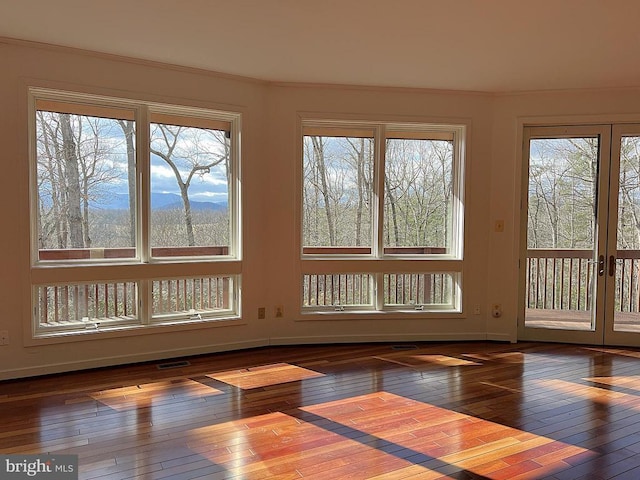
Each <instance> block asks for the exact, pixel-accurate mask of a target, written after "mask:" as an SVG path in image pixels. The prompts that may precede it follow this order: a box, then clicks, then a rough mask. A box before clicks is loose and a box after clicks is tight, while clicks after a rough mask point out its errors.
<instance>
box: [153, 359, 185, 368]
mask: <svg viewBox="0 0 640 480" xmlns="http://www.w3.org/2000/svg"><path fill="white" fill-rule="evenodd" d="M189 365H191V364H190V363H189V362H187V361H186V360H180V361H178V362H167V363H159V364H158V365H156V367H158V370H167V369H169V368H180V367H188V366H189Z"/></svg>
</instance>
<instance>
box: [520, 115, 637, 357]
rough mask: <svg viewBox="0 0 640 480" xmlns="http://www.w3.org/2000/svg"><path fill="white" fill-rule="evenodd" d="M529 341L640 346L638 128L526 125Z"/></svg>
mask: <svg viewBox="0 0 640 480" xmlns="http://www.w3.org/2000/svg"><path fill="white" fill-rule="evenodd" d="M523 148H524V151H523V158H524V159H525V160H526V168H524V169H523V171H524V172H523V173H524V178H523V186H524V189H523V192H524V195H523V202H522V203H523V210H522V214H523V215H522V216H523V225H522V239H523V241H522V245H521V252H522V254H521V262H520V279H521V281H520V306H521V308H520V315H519V319H518V337H519V338H520V339H522V340H542V341H559V342H573V343H588V344H607V345H640V125H628V124H620V125H589V126H575V127H526V128H525V130H524V146H523Z"/></svg>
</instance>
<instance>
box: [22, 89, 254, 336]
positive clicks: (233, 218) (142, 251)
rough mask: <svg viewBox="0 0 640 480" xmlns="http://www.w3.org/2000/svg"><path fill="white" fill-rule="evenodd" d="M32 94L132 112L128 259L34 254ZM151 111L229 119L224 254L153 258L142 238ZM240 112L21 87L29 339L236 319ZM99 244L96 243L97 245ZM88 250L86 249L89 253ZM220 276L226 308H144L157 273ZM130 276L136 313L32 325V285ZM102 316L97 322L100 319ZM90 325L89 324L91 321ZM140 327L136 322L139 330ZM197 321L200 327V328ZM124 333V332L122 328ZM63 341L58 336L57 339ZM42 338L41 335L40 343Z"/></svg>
mask: <svg viewBox="0 0 640 480" xmlns="http://www.w3.org/2000/svg"><path fill="white" fill-rule="evenodd" d="M38 101H52V102H62V103H64V104H69V105H73V104H78V105H79V108H78V114H82V111H81V110H82V108H85V110H86V108H87V107H88V108H91V107H92V106H94V107H99V108H114V109H126V110H129V111H133V112H134V117H135V122H136V127H135V132H136V138H135V149H136V169H137V171H136V174H135V178H136V212H135V213H136V225H135V230H136V246H135V251H136V253H135V255H134V256H133V257H131V258H112V259H108V258H100V252H99V251H98V252H95V253H96V254H97V255H95V256H94V258H88V259H81V260H80V259H76V260H40V259H39V251H38V225H37V218H38V217H37V215H38V209H37V199H38V186H37V148H36V109H37V106H36V103H37V102H38ZM153 113H158V114H170V115H177V116H183V117H188V118H192V119H195V120H196V121H197V120H198V119H202V120H204V121H214V122H215V121H219V122H226V123H228V124H229V125H230V135H231V149H230V153H231V158H230V168H231V169H232V174H231V178H232V180H231V181H230V184H229V199H228V208H229V215H230V225H229V228H230V235H229V237H230V238H229V240H230V241H229V245H228V253H227V254H226V255H211V256H179V257H178V256H171V257H153V256H152V250H151V245H150V158H151V157H150V144H149V141H150V138H149V126H150V122H149V118H150V115H151V114H153ZM241 120H242V118H241V113H239V112H228V111H219V110H209V109H204V108H200V107H191V106H184V105H169V104H160V103H154V102H145V101H137V100H130V99H123V98H116V97H108V96H102V95H92V94H85V93H76V92H68V91H61V90H53V89H47V88H41V87H30V88H29V89H28V122H29V203H30V205H29V209H30V210H29V212H30V222H29V224H30V243H31V245H30V263H31V275H30V277H31V281H30V285H31V312H32V314H31V319H32V322H31V339H32V340H46V339H52V338H53V339H58V340H60V339H66V340H68V341H73V340H75V339H74V338H73V337H78V338H79V337H83V338H86V334H91V333H100V332H111V334H113V332H116V331H120V332H125V333H123V334H125V335H126V334H139V333H154V332H155V331H157V328H166V327H167V326H169V327H175V328H184V325H195V326H196V328H197V326H198V325H201V326H204V325H205V324H206V325H215V324H227V323H228V322H227V321H239V320H240V315H241V312H240V303H241V295H240V293H241V271H242V243H241V209H240V206H241V200H240V195H241V191H240V185H241V177H240V131H241ZM97 250H100V249H97ZM92 256H93V255H92ZM198 276H200V277H213V276H228V277H231V278H232V282H233V288H232V289H231V291H230V292H229V295H230V302H231V303H230V308H229V309H224V310H221V311H219V312H214V313H211V312H209V313H208V314H207V315H202V316H200V317H199V318H198V317H197V316H195V315H184V314H179V313H176V314H173V315H164V316H162V318H159V317H154V316H153V315H152V311H151V310H152V303H151V296H150V295H151V282H153V281H154V280H159V279H168V278H171V279H178V278H184V277H198ZM124 281H126V282H136V284H137V297H138V298H137V300H138V305H137V312H138V317H137V319H133V318H128V319H126V320H122V321H118V320H112V319H108V320H106V321H104V322H99V321H92V320H91V319H89V320H88V321H87V324H91V325H92V328H85V327H83V328H80V327H78V328H77V329H75V328H73V326H69V325H67V326H62V327H60V328H55V327H46V328H41V327H40V325H39V318H38V314H39V306H38V287H40V286H64V285H76V284H78V283H94V284H100V282H105V283H112V282H124ZM100 323H103V325H100ZM94 324H96V325H95V328H94V327H93V325H94ZM141 327H144V328H143V329H141ZM200 328H201V327H200ZM127 332H128V333H127ZM63 341H65V340H63ZM45 343H46V342H45Z"/></svg>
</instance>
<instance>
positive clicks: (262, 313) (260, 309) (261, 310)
mask: <svg viewBox="0 0 640 480" xmlns="http://www.w3.org/2000/svg"><path fill="white" fill-rule="evenodd" d="M266 316H267V309H266V308H264V307H258V319H259V320H263V319H264V318H265V317H266Z"/></svg>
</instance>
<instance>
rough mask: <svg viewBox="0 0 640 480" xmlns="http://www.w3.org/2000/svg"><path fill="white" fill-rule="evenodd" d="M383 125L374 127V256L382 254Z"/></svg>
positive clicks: (380, 256)
mask: <svg viewBox="0 0 640 480" xmlns="http://www.w3.org/2000/svg"><path fill="white" fill-rule="evenodd" d="M385 131H386V129H385V126H384V125H378V126H377V128H376V129H375V139H374V145H375V147H374V148H375V154H374V169H375V170H374V171H375V173H374V197H375V198H376V200H377V201H376V202H374V204H375V208H374V209H373V210H374V212H373V215H374V218H373V232H374V235H375V237H374V238H373V252H374V256H375V257H376V258H382V257H383V255H384V228H383V226H384V178H385V172H384V168H385V167H384V164H385Z"/></svg>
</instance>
